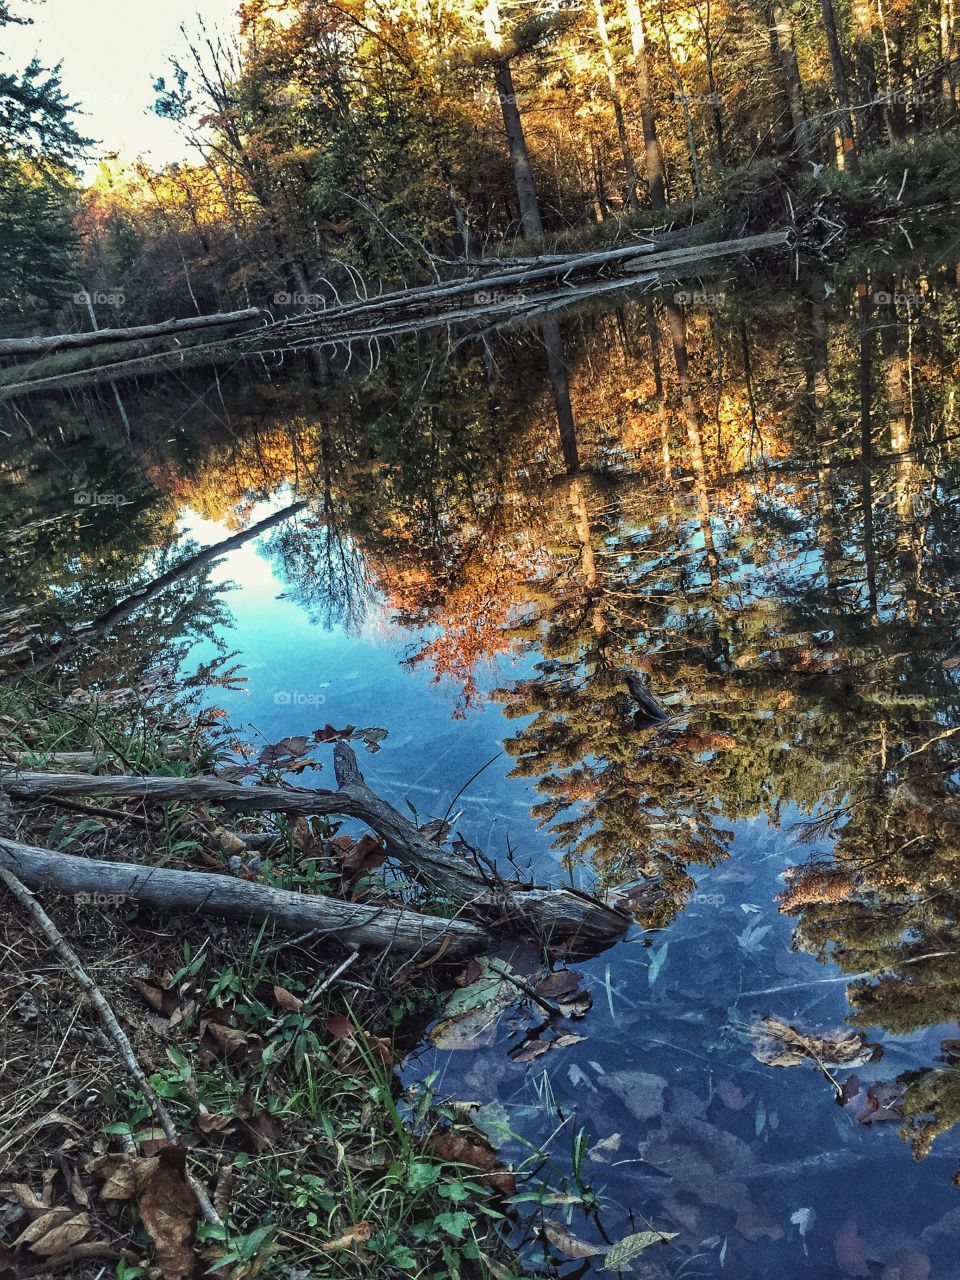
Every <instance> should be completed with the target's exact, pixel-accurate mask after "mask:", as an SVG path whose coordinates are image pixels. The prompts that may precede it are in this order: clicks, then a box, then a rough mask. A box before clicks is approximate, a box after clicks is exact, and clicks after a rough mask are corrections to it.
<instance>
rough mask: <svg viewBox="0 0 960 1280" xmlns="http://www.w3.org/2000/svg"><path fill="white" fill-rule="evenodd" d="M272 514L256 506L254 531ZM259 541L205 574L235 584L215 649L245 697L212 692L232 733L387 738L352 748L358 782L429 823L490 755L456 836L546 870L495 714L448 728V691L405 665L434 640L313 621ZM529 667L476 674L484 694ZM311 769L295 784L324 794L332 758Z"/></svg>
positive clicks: (529, 789) (206, 531)
mask: <svg viewBox="0 0 960 1280" xmlns="http://www.w3.org/2000/svg"><path fill="white" fill-rule="evenodd" d="M278 505H282V504H277V503H269V504H268V503H263V504H260V505H258V507H257V508H256V510H255V511H254V513H253V515H252V516H251V522H255V521H256V520H259V519H262V518H263V517H264V516H266V515H268V514H270V512H271V511H272V510H275V509H276V507H277V506H278ZM183 529H184V533H185V534H187V535H189V536H190V537H191V538H194V539H196V541H198V542H201V543H203V544H207V543H211V542H218V541H221V540H222V539H224V538H226V537H229V535H230V532H231V530H229V529H227V528H226V526H225V525H222V524H219V523H215V522H213V521H209V520H202V519H199V518H198V517H196V516H195V515H193V513H189V514H188V516H187V518H186V519H185V520H184V521H183ZM263 541H264V540H263V539H257V540H255V541H252V542H248V543H245V544H244V545H243V546H242V547H239V548H238V549H237V550H235V551H233V552H230V553H229V555H227V556H226V557H225V558H224V559H223V560H222V561H221V562H219V563H218V564H217V565H216V566H215V567H214V569H213V572H212V574H211V580H212V581H213V582H214V583H216V584H219V583H231V584H233V589H232V590H230V591H229V593H228V594H227V596H226V597H225V599H226V603H227V606H228V608H229V611H230V613H231V614H232V616H233V619H234V623H235V625H234V626H233V628H232V629H231V630H230V631H229V632H228V633H227V634H226V635H225V636H224V639H225V641H226V643H227V645H228V648H229V649H230V650H231V651H232V650H237V651H238V657H237V659H236V661H238V662H240V663H241V664H242V667H243V670H242V673H241V674H243V675H245V676H246V677H247V681H246V684H245V686H244V689H245V691H246V692H239V691H231V690H228V689H218V690H216V691H215V698H216V701H217V703H218V704H219V705H220V706H222V707H223V708H224V709H225V710H226V711H227V712H228V715H229V718H230V721H231V723H232V724H234V725H236V726H237V727H238V728H245V729H246V736H247V738H248V739H249V740H250V741H258V740H259V741H261V742H265V743H266V742H276V741H277V740H278V739H279V738H282V737H285V736H287V735H290V734H310V733H311V732H312V731H313V730H314V729H316V728H319V727H321V726H322V725H325V724H332V725H334V726H335V727H336V728H342V727H343V726H344V725H346V724H353V725H357V726H358V727H364V726H367V725H379V726H382V727H383V728H385V729H388V730H389V736H388V737H387V738H386V740H385V741H384V743H383V745H382V747H381V750H380V751H379V752H377V753H376V754H370V753H368V752H366V751H365V750H364V749H363V747H362V745H361V744H357V749H358V752H359V754H360V756H361V760H360V764H361V768H362V769H363V771H364V774H365V776H366V778H367V781H368V782H369V783H370V785H371V786H373V787H374V788H379V789H381V790H382V791H384V793H385V794H387V795H388V796H389V797H390V798H391V799H392V800H393V801H394V802H395V803H397V804H399V805H401V807H403V802H404V800H406V799H409V800H410V802H411V803H412V804H413V805H414V806H415V807H416V809H417V811H418V813H419V814H421V815H426V817H434V816H442V815H443V814H444V813H445V812H446V810H447V806H448V805H449V803H450V801H451V800H452V799H453V797H454V796H455V795H456V793H457V792H458V791H459V790H460V788H461V787H462V786H463V785H464V783H466V782H467V780H468V779H469V778H470V777H471V776H472V775H473V774H474V773H476V771H477V769H478V768H479V767H480V765H482V764H483V763H484V762H485V761H487V760H490V759H491V757H493V756H498V757H499V758H498V759H496V760H494V761H493V763H492V764H490V766H489V767H488V768H487V769H485V770H484V771H483V773H482V774H481V775H480V777H479V778H477V779H476V781H475V782H473V783H472V784H471V786H470V787H469V788H468V790H467V792H466V793H465V794H464V795H462V796H461V797H460V798H459V799H458V800H457V803H456V806H455V812H459V811H460V810H462V811H463V816H462V818H461V820H460V822H459V828H460V830H462V832H463V835H464V837H465V839H467V840H468V841H470V842H471V843H474V842H475V843H477V844H478V845H480V846H481V847H482V848H484V849H485V850H486V851H488V852H490V853H498V852H501V851H503V850H504V848H505V842H506V839H507V837H510V839H511V843H512V845H513V847H514V848H515V849H516V851H517V853H518V855H519V856H520V859H521V864H522V865H525V864H526V862H527V861H528V860H530V859H531V858H532V859H535V860H537V861H539V860H540V859H541V858H544V857H547V856H549V858H550V860H551V863H554V862H555V861H556V855H555V854H552V853H551V852H550V850H549V839H548V837H547V836H545V835H544V834H543V833H541V832H538V831H537V830H536V826H535V824H534V823H533V821H532V820H531V819H530V817H529V810H530V806H531V805H532V804H534V803H535V800H536V798H537V797H536V793H535V791H534V788H533V785H532V783H530V782H528V781H526V780H523V779H517V778H509V777H507V774H508V773H509V770H510V768H511V765H512V761H511V760H510V758H509V757H508V756H507V755H506V754H504V753H503V747H502V743H503V737H504V736H505V733H506V724H505V720H504V717H503V715H502V712H501V710H500V708H499V707H498V706H497V705H496V704H495V703H490V702H483V703H482V704H481V705H480V706H479V707H478V708H477V709H475V710H472V711H471V712H470V713H469V714H468V716H467V717H466V719H464V720H455V719H454V718H453V711H454V708H455V705H456V689H455V688H454V687H453V686H452V685H451V684H447V683H444V682H441V683H439V684H438V683H435V682H434V681H433V680H432V678H431V676H430V673H429V671H428V670H426V669H425V668H424V667H422V666H421V667H414V668H412V669H411V668H409V667H405V666H403V665H402V660H403V658H404V656H405V655H406V653H407V652H408V650H409V647H410V645H411V643H412V642H414V641H417V640H422V639H424V638H426V637H428V636H429V635H430V634H431V633H430V632H428V631H425V630H412V629H405V628H402V627H399V626H397V625H395V624H393V623H392V622H391V621H390V618H389V613H388V611H387V610H385V609H383V608H381V607H379V606H377V605H376V604H374V605H373V606H372V607H371V609H370V612H369V615H368V617H367V619H366V621H365V622H364V624H363V625H362V627H361V628H360V630H359V632H358V633H357V634H350V633H348V632H347V631H345V630H344V628H343V627H341V626H338V625H333V626H331V627H322V626H319V625H317V624H315V623H313V622H311V621H310V619H309V618H308V617H307V615H306V613H305V611H304V610H303V609H302V608H301V606H300V605H299V604H298V603H297V601H296V600H295V599H294V598H293V597H292V595H288V594H287V592H288V590H289V588H288V584H287V583H286V582H284V581H283V579H281V578H279V577H277V576H276V574H275V571H274V566H273V565H272V564H271V562H270V560H269V558H268V557H267V556H265V555H264V548H263ZM281 597H282V598H281ZM212 653H213V649H212V646H210V645H208V644H204V645H203V646H202V647H201V646H198V648H197V649H196V650H194V660H195V661H200V660H206V659H208V658H209V657H211V656H212ZM535 660H536V659H535V656H534V657H530V658H521V659H518V660H517V661H515V662H514V661H511V660H510V659H508V658H501V659H500V660H497V661H493V662H490V663H488V664H487V665H486V667H485V668H484V669H482V670H481V671H480V673H479V674H480V681H479V683H480V687H481V691H482V692H485V691H487V690H489V689H492V688H493V687H495V686H496V685H497V684H499V683H501V681H503V680H508V679H516V678H518V677H519V676H521V675H525V674H528V673H529V671H530V669H531V668H532V664H533V662H534V661H535ZM261 735H262V736H261ZM317 759H319V760H323V761H324V765H325V768H324V771H323V772H322V773H319V774H311V773H309V772H308V773H306V774H304V775H303V776H302V777H301V779H300V784H301V785H305V786H309V785H310V782H311V778H313V779H315V781H316V785H319V786H332V785H333V780H332V772H330V773H328V772H327V766H328V764H329V763H330V762H331V761H332V754H331V752H330V749H329V748H327V747H321V748H319V749H318V751H317ZM331 769H332V766H331Z"/></svg>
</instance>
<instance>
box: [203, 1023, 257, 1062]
mask: <svg viewBox="0 0 960 1280" xmlns="http://www.w3.org/2000/svg"><path fill="white" fill-rule="evenodd" d="M204 1030H206V1031H207V1032H209V1034H210V1035H211V1036H212V1037H213V1039H214V1040H215V1041H216V1042H217V1044H218V1045H219V1046H220V1048H221V1049H222V1050H223V1052H224V1053H225V1054H227V1055H228V1056H229V1055H230V1054H235V1053H241V1052H242V1051H243V1050H244V1049H246V1047H247V1035H246V1033H245V1032H243V1031H240V1030H239V1029H238V1028H237V1027H226V1026H224V1025H223V1024H222V1023H220V1022H208V1023H207V1024H206V1027H205V1028H204Z"/></svg>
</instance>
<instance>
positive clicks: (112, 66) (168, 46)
mask: <svg viewBox="0 0 960 1280" xmlns="http://www.w3.org/2000/svg"><path fill="white" fill-rule="evenodd" d="M11 7H12V9H13V12H14V13H15V14H16V15H17V16H18V17H22V18H32V19H33V25H32V26H29V27H17V26H12V25H11V26H8V27H6V28H4V29H3V30H2V31H0V38H2V59H0V65H3V67H4V68H5V69H8V68H11V67H16V68H18V69H19V68H22V67H23V66H25V65H26V63H27V62H29V60H30V58H31V57H32V56H33V55H34V54H36V55H37V56H38V57H39V58H40V59H41V61H42V62H43V64H44V65H45V66H52V65H55V64H56V63H58V62H60V61H62V62H63V69H62V72H61V75H62V79H63V83H64V87H65V89H66V92H67V94H68V96H69V97H70V98H72V99H73V101H75V102H77V103H78V104H79V105H80V106H81V107H82V108H83V110H84V111H85V112H86V113H87V114H86V115H82V116H81V115H78V116H77V127H78V129H79V131H80V132H81V133H83V134H84V135H85V136H87V137H90V138H95V139H97V144H96V151H97V154H98V155H100V154H104V153H108V152H114V151H115V152H119V154H120V155H121V156H122V157H124V158H126V159H133V158H134V157H136V156H138V155H143V156H146V157H147V158H149V159H150V160H151V161H153V163H155V164H157V165H160V164H164V163H166V162H168V161H171V160H177V159H182V158H184V156H185V155H186V154H187V152H186V150H185V145H184V143H183V142H182V141H181V139H180V136H179V134H178V132H177V129H176V127H175V126H174V125H173V124H172V123H171V122H170V121H169V120H161V119H160V117H159V116H156V115H154V113H153V112H152V111H151V110H150V106H151V103H152V101H153V97H154V95H153V92H152V88H151V86H152V84H153V81H154V80H155V79H156V77H157V76H162V75H165V74H167V59H168V57H169V56H170V55H171V54H174V53H177V52H179V51H180V50H182V48H183V39H182V36H181V35H180V23H181V22H185V23H186V24H187V26H188V27H189V26H192V25H193V24H194V20H195V18H196V15H197V13H198V12H200V13H202V15H203V19H204V22H205V23H206V24H207V26H208V27H218V28H220V29H221V30H224V31H230V30H233V29H234V25H235V16H234V15H235V10H236V7H237V0H14V3H13V4H12V6H11ZM168 78H169V77H168ZM91 167H95V165H93V166H91Z"/></svg>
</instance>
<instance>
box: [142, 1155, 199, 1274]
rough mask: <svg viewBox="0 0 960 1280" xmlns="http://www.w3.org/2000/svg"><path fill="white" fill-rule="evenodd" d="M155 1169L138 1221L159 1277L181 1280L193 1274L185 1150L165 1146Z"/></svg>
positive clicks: (193, 1213) (192, 1213)
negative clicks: (151, 1248) (150, 1245)
mask: <svg viewBox="0 0 960 1280" xmlns="http://www.w3.org/2000/svg"><path fill="white" fill-rule="evenodd" d="M157 1161H158V1166H159V1167H158V1168H157V1170H156V1172H155V1173H154V1174H153V1176H152V1177H151V1178H150V1181H149V1182H148V1183H147V1186H146V1188H145V1189H144V1191H143V1194H142V1195H141V1197H140V1221H141V1222H142V1223H143V1225H144V1226H145V1227H146V1229H147V1231H148V1232H149V1235H150V1238H151V1240H153V1243H154V1248H155V1251H156V1263H157V1266H158V1267H159V1268H160V1272H161V1274H162V1276H163V1280H184V1278H185V1277H188V1276H191V1275H192V1274H193V1267H194V1262H195V1260H196V1259H195V1254H194V1249H193V1228H194V1223H195V1221H196V1217H197V1202H196V1199H195V1198H194V1195H193V1192H192V1191H191V1190H190V1185H189V1183H188V1182H187V1176H186V1169H187V1163H186V1161H187V1153H186V1151H185V1150H184V1148H183V1147H173V1146H171V1147H167V1148H165V1150H163V1151H161V1152H160V1155H159V1156H158V1157H157Z"/></svg>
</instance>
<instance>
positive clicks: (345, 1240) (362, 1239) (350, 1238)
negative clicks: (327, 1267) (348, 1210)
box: [320, 1221, 373, 1253]
mask: <svg viewBox="0 0 960 1280" xmlns="http://www.w3.org/2000/svg"><path fill="white" fill-rule="evenodd" d="M372 1235H373V1228H372V1227H371V1226H370V1223H369V1222H366V1221H363V1222H356V1223H354V1225H353V1226H352V1227H351V1228H350V1229H349V1231H345V1232H344V1234H343V1235H342V1236H338V1238H337V1239H336V1240H329V1241H328V1242H327V1243H326V1244H322V1245H321V1246H320V1248H321V1249H322V1250H323V1252H324V1253H338V1252H339V1251H340V1250H342V1249H353V1248H355V1247H356V1246H357V1245H360V1246H363V1245H365V1244H366V1242H367V1241H368V1240H369V1239H370V1237H371V1236H372Z"/></svg>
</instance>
